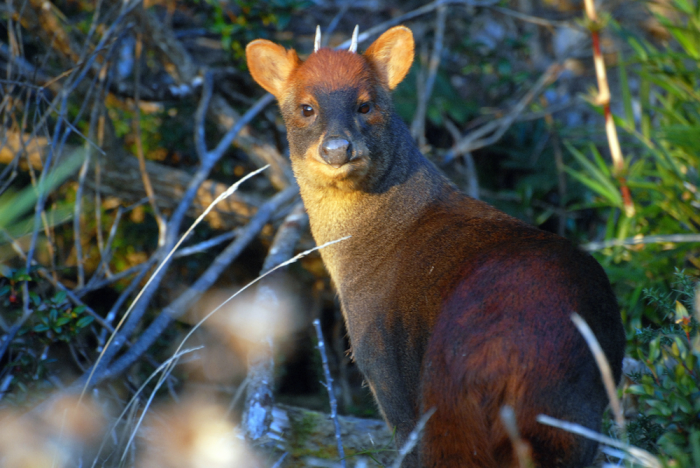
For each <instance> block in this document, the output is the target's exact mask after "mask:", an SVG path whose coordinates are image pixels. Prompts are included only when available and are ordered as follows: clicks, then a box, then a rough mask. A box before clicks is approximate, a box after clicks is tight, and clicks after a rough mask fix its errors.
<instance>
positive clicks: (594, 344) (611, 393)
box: [571, 312, 625, 433]
mask: <svg viewBox="0 0 700 468" xmlns="http://www.w3.org/2000/svg"><path fill="white" fill-rule="evenodd" d="M571 320H572V321H573V322H574V325H576V328H578V331H579V332H581V335H583V338H584V339H585V340H586V343H587V344H588V347H589V348H590V349H591V352H592V353H593V356H594V357H595V361H596V363H597V364H598V369H600V374H601V376H602V377H603V384H604V385H605V391H606V392H608V399H609V400H610V409H611V411H612V413H613V417H614V418H615V422H616V423H617V426H618V427H619V428H620V431H622V432H623V433H624V432H625V417H624V415H623V414H622V405H620V399H619V398H618V397H617V385H615V379H614V378H613V374H612V370H611V369H610V363H609V362H608V359H607V358H606V357H605V353H604V352H603V348H601V347H600V343H598V339H597V338H596V337H595V335H594V334H593V330H591V327H589V326H588V324H587V323H586V321H585V320H584V319H583V318H582V317H581V316H580V315H579V314H577V313H576V312H574V313H573V314H571Z"/></svg>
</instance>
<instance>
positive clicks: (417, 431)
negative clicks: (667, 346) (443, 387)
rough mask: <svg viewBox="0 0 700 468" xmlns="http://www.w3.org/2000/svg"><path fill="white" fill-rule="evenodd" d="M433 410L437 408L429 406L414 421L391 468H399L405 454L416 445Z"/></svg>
mask: <svg viewBox="0 0 700 468" xmlns="http://www.w3.org/2000/svg"><path fill="white" fill-rule="evenodd" d="M435 411H437V408H430V409H429V410H428V411H426V412H425V414H424V415H423V416H421V418H420V419H419V420H418V423H416V427H414V428H413V430H412V431H411V433H410V434H409V435H408V438H407V439H406V443H405V444H403V447H401V449H400V450H399V456H398V457H396V459H395V460H394V463H392V464H391V468H401V462H403V459H404V458H406V455H408V454H409V453H411V450H413V448H414V447H415V446H416V444H417V443H418V440H419V439H420V435H421V433H422V432H423V429H424V428H425V425H426V424H428V420H429V419H430V417H431V416H432V415H433V414H434V413H435Z"/></svg>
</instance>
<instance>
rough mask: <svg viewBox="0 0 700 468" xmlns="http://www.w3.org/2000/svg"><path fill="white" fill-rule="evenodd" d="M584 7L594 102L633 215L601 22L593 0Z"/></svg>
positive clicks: (628, 214)
mask: <svg viewBox="0 0 700 468" xmlns="http://www.w3.org/2000/svg"><path fill="white" fill-rule="evenodd" d="M584 5H585V7H586V16H587V17H588V21H589V27H588V28H589V30H590V32H591V40H592V42H593V64H594V65H595V75H596V78H597V79H598V96H597V97H596V103H597V104H598V105H599V106H603V114H604V116H605V133H606V134H607V135H608V146H609V147H610V156H611V157H612V161H613V168H614V173H615V176H616V177H617V180H618V182H619V183H620V192H621V193H622V201H623V204H624V206H625V214H626V215H627V216H628V217H631V216H634V203H633V202H632V195H631V193H630V189H629V187H628V186H627V180H626V178H625V174H624V172H625V162H624V160H623V158H622V150H621V149H620V141H619V139H618V138H617V129H616V128H615V121H614V120H613V116H612V113H611V112H610V87H609V86H608V78H607V76H606V73H605V61H604V60H603V54H602V52H601V50H600V29H601V28H602V24H601V22H600V21H599V19H598V15H597V14H596V10H595V4H594V1H593V0H584Z"/></svg>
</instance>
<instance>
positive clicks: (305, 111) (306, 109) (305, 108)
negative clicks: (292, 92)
mask: <svg viewBox="0 0 700 468" xmlns="http://www.w3.org/2000/svg"><path fill="white" fill-rule="evenodd" d="M301 115H303V116H304V117H311V116H312V115H314V108H313V107H311V106H309V105H308V104H302V106H301Z"/></svg>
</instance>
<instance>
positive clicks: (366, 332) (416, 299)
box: [247, 27, 625, 468]
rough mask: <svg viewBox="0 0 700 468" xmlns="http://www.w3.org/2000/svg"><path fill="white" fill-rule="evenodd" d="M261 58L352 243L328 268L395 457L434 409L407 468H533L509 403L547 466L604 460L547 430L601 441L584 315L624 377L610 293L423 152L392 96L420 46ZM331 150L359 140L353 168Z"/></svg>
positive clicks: (296, 162) (252, 49)
mask: <svg viewBox="0 0 700 468" xmlns="http://www.w3.org/2000/svg"><path fill="white" fill-rule="evenodd" d="M247 57H248V66H249V68H250V70H251V73H252V75H253V77H254V78H255V79H256V81H258V83H260V85H261V86H263V87H264V88H265V89H267V90H269V91H271V92H273V93H274V94H275V96H276V97H277V99H278V102H279V104H280V109H281V111H282V115H283V117H284V120H285V123H286V125H287V131H288V140H289V147H290V155H291V160H292V166H293V169H294V173H295V175H296V177H297V180H298V182H299V187H300V190H301V194H302V197H303V199H304V204H305V206H306V209H307V211H308V213H309V219H310V222H311V229H312V233H313V235H314V238H315V239H316V242H317V243H319V244H321V243H325V242H327V241H330V240H335V239H338V238H341V237H344V236H348V235H350V236H352V237H351V238H350V239H348V240H345V241H343V242H340V243H337V244H334V245H332V246H330V247H328V248H326V249H323V250H322V251H321V255H322V256H323V260H324V263H325V265H326V267H327V268H328V271H329V272H330V275H331V278H332V279H333V282H334V283H335V285H336V287H337V289H338V293H339V297H340V303H341V306H342V309H343V314H344V317H345V320H346V325H347V329H348V333H349V335H350V340H351V343H352V351H353V356H354V358H355V360H356V362H357V365H358V366H359V368H360V370H361V371H362V372H363V374H364V375H365V378H366V379H367V382H368V383H369V386H370V388H371V390H372V392H373V394H374V396H375V398H376V400H377V402H378V404H379V408H380V410H381V412H382V414H383V416H384V418H385V419H386V421H387V423H388V424H389V425H390V426H391V427H392V428H394V427H395V428H396V439H397V443H398V444H399V445H401V444H403V443H404V442H405V440H406V438H407V436H408V434H409V433H410V431H411V430H412V429H413V427H414V426H415V423H416V420H417V419H418V417H419V416H420V414H422V413H424V412H425V411H427V410H429V409H430V408H436V412H435V414H434V415H433V417H432V418H431V419H430V421H429V422H428V424H427V426H426V428H425V431H424V433H423V435H422V440H421V443H420V445H419V447H418V448H417V449H416V450H415V451H414V452H413V453H412V454H411V455H410V456H409V457H408V458H407V459H406V460H405V461H404V465H403V466H405V467H419V466H425V467H436V468H437V467H440V468H445V467H448V468H449V467H455V468H457V467H493V468H496V467H516V466H518V463H517V460H516V459H515V457H514V455H513V449H512V447H511V443H510V441H509V439H508V437H507V434H506V432H505V430H504V428H503V426H502V424H501V421H500V419H499V416H498V415H499V410H500V408H501V407H502V406H503V405H510V406H511V407H513V409H514V410H515V416H516V419H517V423H518V428H519V430H520V432H521V434H522V436H523V438H524V439H525V441H526V442H527V443H528V444H529V445H530V446H531V448H532V453H533V458H534V462H535V463H536V464H537V466H540V467H567V468H571V467H574V468H575V467H583V466H586V465H587V464H589V463H590V462H591V461H592V459H593V456H594V453H595V447H596V446H595V444H594V443H593V442H589V441H586V440H584V439H583V438H580V437H577V436H573V435H571V434H569V433H567V432H564V431H561V430H559V429H554V428H551V427H548V426H543V425H541V424H538V423H537V422H536V421H535V417H536V416H537V415H538V414H540V413H544V414H548V415H550V416H554V417H556V418H560V419H564V420H568V421H572V422H576V423H579V424H583V425H584V426H587V427H589V428H592V429H598V428H599V427H600V421H601V415H602V412H603V409H604V407H605V406H606V404H607V399H606V395H605V391H604V389H603V385H602V382H601V378H600V373H599V371H598V369H597V368H596V365H595V362H594V360H593V357H592V355H591V353H590V352H589V350H588V348H587V346H586V344H585V342H584V340H583V339H582V338H581V336H580V335H579V333H578V331H577V330H576V328H575V327H574V325H573V324H572V322H571V320H570V315H571V313H572V312H574V311H575V312H578V313H579V314H580V315H581V316H582V317H583V318H584V319H585V320H586V321H587V322H588V324H589V325H590V326H591V328H592V329H593V331H594V333H595V334H596V336H597V338H598V340H599V341H600V343H601V345H602V347H603V349H604V351H605V353H606V354H607V357H608V359H609V360H610V363H611V367H612V369H613V373H614V375H615V378H616V379H619V377H620V374H621V363H622V357H623V352H624V339H625V338H624V332H623V328H622V324H621V321H620V314H619V311H618V307H617V304H616V302H615V297H614V295H613V293H612V290H611V288H610V284H609V282H608V279H607V277H606V275H605V273H604V271H603V269H602V268H601V267H600V265H598V263H597V262H596V261H595V260H594V259H593V258H592V257H590V256H589V255H587V254H585V253H583V252H580V251H579V250H577V249H576V248H575V247H574V246H573V245H571V243H569V242H568V241H567V240H565V239H563V238H561V237H559V236H556V235H554V234H550V233H547V232H543V231H540V230H538V229H536V228H534V227H531V226H528V225H527V224H525V223H522V222H521V221H519V220H517V219H515V218H512V217H510V216H508V215H506V214H505V213H502V212H500V211H498V210H496V209H495V208H493V207H491V206H490V205H488V204H486V203H483V202H481V201H478V200H474V199H472V198H469V197H467V196H466V195H464V194H462V193H461V192H459V191H458V190H457V188H456V187H454V185H453V184H452V183H450V182H449V180H448V179H446V178H445V177H444V176H443V175H442V174H441V173H440V172H439V171H438V170H437V169H436V168H435V166H433V164H432V163H430V162H429V161H428V160H427V159H426V158H425V157H424V156H423V155H422V154H421V153H420V151H419V150H418V149H417V147H416V145H415V143H414V142H413V140H412V138H411V136H410V134H409V132H408V129H407V127H406V125H405V124H404V123H403V122H402V121H401V119H400V118H399V117H398V116H397V115H396V113H395V112H394V109H393V105H392V102H391V96H390V92H391V90H392V89H393V88H394V87H395V86H396V85H397V84H398V83H399V82H400V81H401V80H402V79H403V78H404V76H405V75H406V73H407V72H408V69H409V67H410V64H411V62H412V60H413V38H412V35H411V32H410V31H409V30H408V29H407V28H404V27H396V28H392V29H391V30H389V31H387V32H386V33H384V34H383V35H382V36H381V37H380V38H379V39H377V40H376V41H375V42H374V43H373V44H372V45H371V46H370V47H369V48H368V50H367V52H365V54H364V55H360V54H353V53H350V52H347V51H331V50H328V49H320V50H319V51H318V52H315V53H313V54H311V55H310V56H309V58H308V59H307V60H306V61H304V62H301V61H299V59H298V58H297V55H296V53H292V51H286V50H285V49H284V48H281V47H280V46H276V45H275V44H272V43H270V42H268V41H261V40H258V41H254V42H252V43H251V44H249V46H248V48H247ZM367 102H369V103H370V105H371V107H370V110H369V112H367V113H361V112H358V109H359V107H360V106H361V105H362V104H363V103H367ZM302 105H308V106H311V108H313V113H312V114H311V115H310V116H304V113H303V112H302ZM365 109H366V108H365ZM331 137H342V138H344V139H346V140H347V141H349V142H351V144H352V151H353V153H352V158H350V159H349V162H348V163H347V164H345V165H343V166H341V167H340V168H339V169H335V168H333V167H332V166H330V165H328V164H325V162H324V159H323V157H322V156H321V155H320V153H319V148H320V147H321V145H322V144H323V142H324V141H325V140H324V139H326V138H331Z"/></svg>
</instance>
